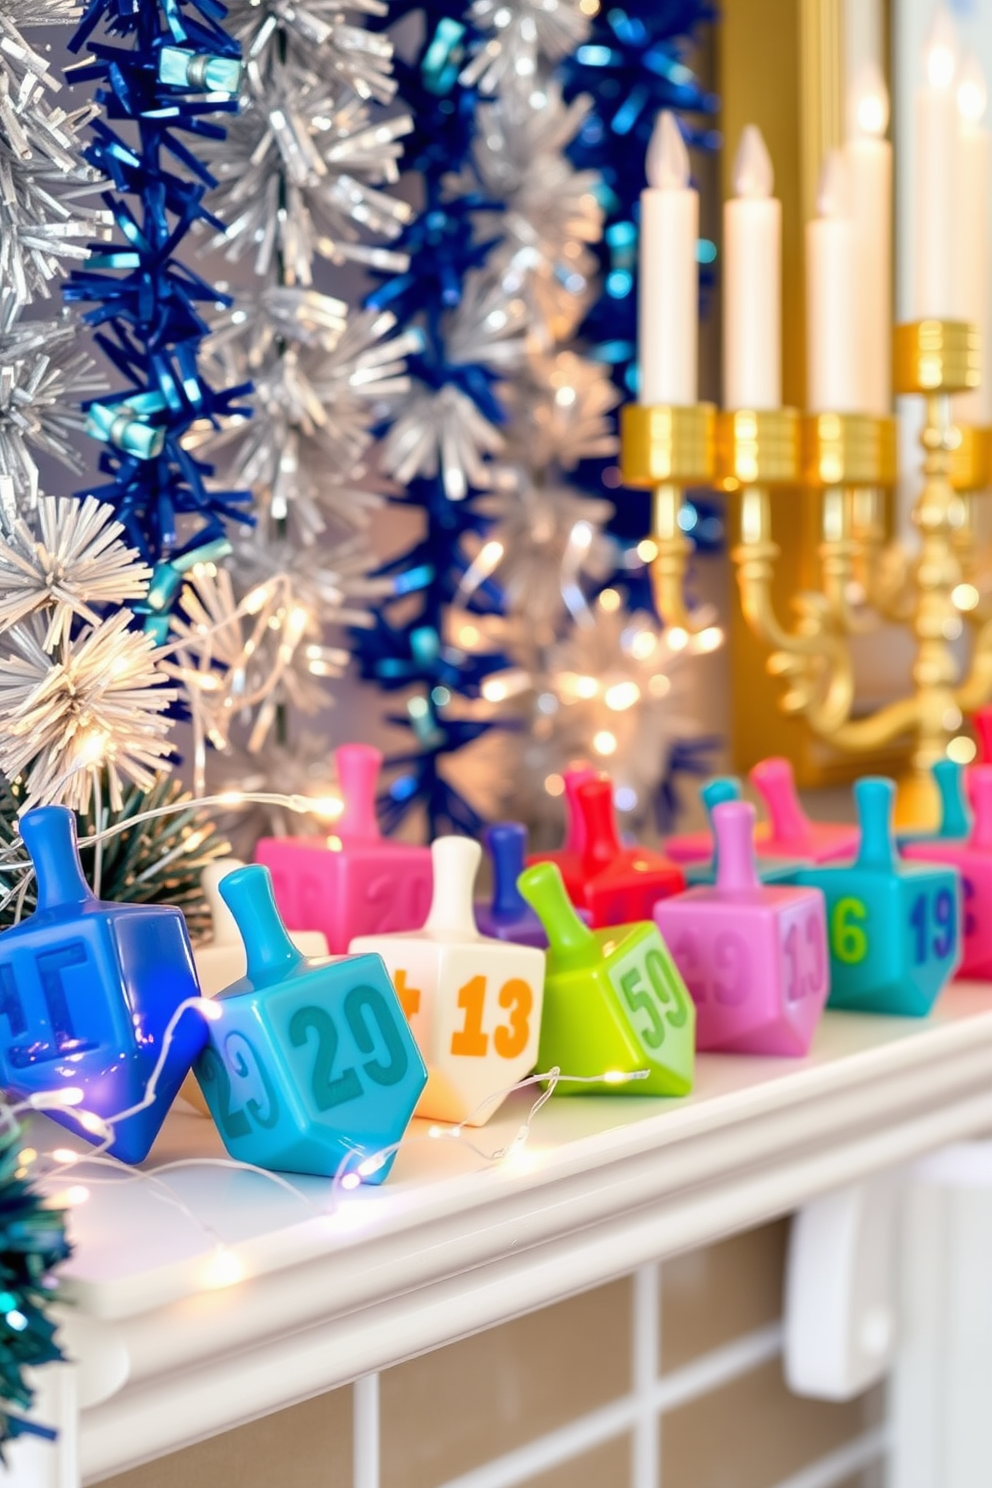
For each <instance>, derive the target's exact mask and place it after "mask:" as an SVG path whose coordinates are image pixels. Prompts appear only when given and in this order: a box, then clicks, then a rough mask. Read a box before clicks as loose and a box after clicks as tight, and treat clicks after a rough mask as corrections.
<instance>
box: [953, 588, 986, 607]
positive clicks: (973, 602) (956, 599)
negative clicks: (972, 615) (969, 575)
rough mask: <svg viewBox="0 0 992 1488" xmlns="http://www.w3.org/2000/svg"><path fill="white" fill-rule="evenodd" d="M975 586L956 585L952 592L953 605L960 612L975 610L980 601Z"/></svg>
mask: <svg viewBox="0 0 992 1488" xmlns="http://www.w3.org/2000/svg"><path fill="white" fill-rule="evenodd" d="M979 597H980V596H979V593H978V590H977V589H976V588H975V586H974V584H956V585H955V587H954V588H953V589H952V590H951V603H952V604H953V605H955V607H956V608H957V609H959V610H973V609H975V607H976V606H977V604H978V600H979Z"/></svg>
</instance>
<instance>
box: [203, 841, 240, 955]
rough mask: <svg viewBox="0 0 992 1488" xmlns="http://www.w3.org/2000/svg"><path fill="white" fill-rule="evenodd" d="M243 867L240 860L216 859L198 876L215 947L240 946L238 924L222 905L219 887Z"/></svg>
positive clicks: (223, 904)
mask: <svg viewBox="0 0 992 1488" xmlns="http://www.w3.org/2000/svg"><path fill="white" fill-rule="evenodd" d="M244 866H245V865H244V863H242V861H241V859H240V858H218V859H217V860H216V862H213V863H208V864H207V866H206V868H204V870H203V872H202V873H201V874H200V887H201V888H202V890H203V897H204V898H205V899H206V901H207V905H208V907H209V909H210V919H211V922H212V924H213V941H212V943H213V944H214V945H215V946H237V945H240V944H241V931H240V930H239V929H238V922H237V920H236V919H235V918H234V916H233V914H232V913H231V911H230V910H229V909H228V907H227V905H226V904H225V903H224V900H223V898H222V897H221V892H220V886H221V883H222V882H223V881H224V879H225V878H227V877H228V875H229V874H231V873H237V871H238V869H239V868H243V867H244Z"/></svg>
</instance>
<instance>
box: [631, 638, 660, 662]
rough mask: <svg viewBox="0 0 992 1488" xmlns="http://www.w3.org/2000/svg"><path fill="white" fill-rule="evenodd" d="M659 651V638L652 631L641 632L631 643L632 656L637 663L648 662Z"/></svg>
mask: <svg viewBox="0 0 992 1488" xmlns="http://www.w3.org/2000/svg"><path fill="white" fill-rule="evenodd" d="M657 649H658V637H657V636H656V635H655V633H654V631H652V630H639V631H638V632H637V634H636V635H635V636H634V639H633V640H632V641H631V643H630V654H631V656H632V657H633V658H634V660H635V661H647V660H648V658H649V657H650V656H653V655H654V653H655V651H657Z"/></svg>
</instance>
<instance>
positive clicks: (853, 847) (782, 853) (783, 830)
mask: <svg viewBox="0 0 992 1488" xmlns="http://www.w3.org/2000/svg"><path fill="white" fill-rule="evenodd" d="M751 782H752V784H753V785H754V786H755V787H756V788H757V790H758V791H760V793H761V796H762V799H763V800H764V803H765V806H766V807H767V808H768V816H769V818H770V820H769V821H768V822H767V823H766V824H765V825H764V826H761V827H759V828H758V831H757V833H756V835H755V841H756V842H757V844H758V851H759V852H760V853H761V854H762V855H763V856H767V857H769V858H805V859H806V860H807V861H808V862H811V863H835V862H837V861H843V860H844V859H845V858H853V857H854V856H855V855H856V853H857V851H858V847H859V844H860V842H861V832H860V829H859V828H858V827H857V826H856V825H855V824H854V823H853V822H852V823H846V822H845V823H843V824H841V823H839V822H816V821H811V820H810V818H809V817H808V816H807V815H806V813H805V811H804V810H803V808H802V803H801V802H800V800H799V796H798V795H797V793H796V782H795V777H794V776H793V773H792V766H791V765H790V763H789V761H788V760H787V759H766V760H762V761H761V762H760V763H759V764H757V765H755V767H754V769H753V770H752V771H751Z"/></svg>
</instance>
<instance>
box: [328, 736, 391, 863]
mask: <svg viewBox="0 0 992 1488" xmlns="http://www.w3.org/2000/svg"><path fill="white" fill-rule="evenodd" d="M334 764H335V767H336V769H337V774H338V784H339V785H340V787H341V795H342V798H343V800H344V811H343V812H342V813H341V817H340V819H339V821H338V824H337V832H336V834H335V835H336V836H338V837H340V838H341V841H342V842H344V843H348V842H379V841H380V840H381V833H380V831H379V820H378V817H377V816H376V811H375V792H376V786H377V785H378V782H379V771H380V770H381V769H382V754H381V752H380V751H379V750H378V749H374V748H373V747H372V745H371V744H342V745H341V746H340V747H339V748H338V749H336V750H335V751H334Z"/></svg>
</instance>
